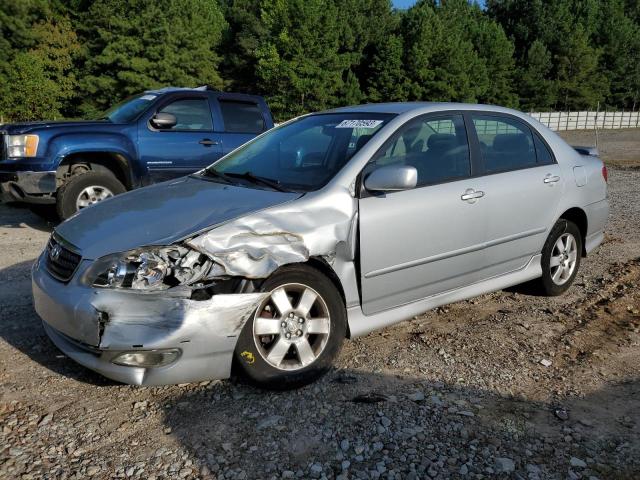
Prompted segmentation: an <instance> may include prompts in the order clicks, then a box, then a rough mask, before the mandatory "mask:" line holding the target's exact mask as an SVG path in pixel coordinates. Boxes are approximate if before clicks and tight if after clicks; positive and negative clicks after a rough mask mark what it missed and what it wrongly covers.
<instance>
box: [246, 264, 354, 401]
mask: <svg viewBox="0 0 640 480" xmlns="http://www.w3.org/2000/svg"><path fill="white" fill-rule="evenodd" d="M262 291H263V292H268V293H269V295H268V296H267V297H266V298H265V299H264V300H263V301H262V302H261V303H260V305H259V306H258V308H257V309H256V312H255V313H254V315H253V317H251V318H250V319H249V320H248V321H247V322H246V324H245V326H244V328H243V329H242V332H241V334H240V337H239V339H238V343H237V345H236V350H235V361H236V365H237V366H239V367H240V369H241V370H242V373H244V375H245V376H246V377H248V379H249V380H250V381H252V382H253V383H255V384H258V385H260V386H262V387H266V388H274V389H285V388H295V387H299V386H302V385H305V384H307V383H310V382H312V381H314V380H315V379H317V378H319V377H320V376H322V375H323V374H324V373H326V372H327V371H328V370H329V368H330V367H331V363H332V361H333V359H334V358H335V357H336V355H337V354H338V352H339V351H340V347H341V346H342V342H343V340H344V337H345V333H346V312H345V307H344V303H343V301H342V297H341V295H340V293H339V292H338V290H337V289H336V287H335V285H334V284H333V283H332V282H331V281H330V280H329V279H328V278H327V277H325V276H324V275H322V274H321V273H320V272H319V271H317V270H315V269H313V268H310V267H307V266H304V265H295V266H293V265H292V266H285V267H283V268H281V269H280V270H278V271H277V272H276V273H274V274H273V275H272V276H271V277H270V278H269V279H267V280H266V281H265V282H264V284H263V286H262Z"/></svg>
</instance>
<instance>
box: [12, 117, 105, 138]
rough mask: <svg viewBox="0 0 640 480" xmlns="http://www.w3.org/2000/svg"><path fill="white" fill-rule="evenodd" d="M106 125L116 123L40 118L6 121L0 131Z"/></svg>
mask: <svg viewBox="0 0 640 480" xmlns="http://www.w3.org/2000/svg"><path fill="white" fill-rule="evenodd" d="M98 125H99V126H100V127H107V126H110V125H114V126H115V125H116V124H114V123H111V122H109V121H108V120H72V121H69V120H42V121H37V122H19V123H7V124H5V125H0V131H2V132H6V133H8V134H9V135H19V134H24V133H29V132H32V131H34V130H43V129H52V128H64V129H69V128H74V127H78V128H86V127H91V126H98Z"/></svg>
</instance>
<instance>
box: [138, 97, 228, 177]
mask: <svg viewBox="0 0 640 480" xmlns="http://www.w3.org/2000/svg"><path fill="white" fill-rule="evenodd" d="M160 112H163V113H170V114H172V115H174V116H175V117H176V120H177V123H176V125H175V126H173V127H171V128H162V129H161V128H156V127H154V125H153V124H152V121H151V119H152V118H153V116H154V115H155V114H156V113H160ZM138 151H139V157H140V160H141V162H142V164H143V165H146V167H147V169H148V171H149V175H150V177H151V181H152V182H159V181H163V180H168V179H170V178H173V177H178V176H182V175H187V174H189V173H193V172H195V171H197V170H199V169H201V168H204V167H206V166H207V165H210V164H211V163H213V162H214V161H216V160H217V159H219V158H220V157H221V156H222V136H221V134H220V133H219V132H216V131H215V128H214V123H213V116H212V110H211V103H210V101H209V99H208V96H207V94H206V93H205V92H202V93H201V94H200V93H185V94H180V95H177V96H175V95H174V96H171V97H170V98H168V99H167V100H166V101H165V102H163V103H160V104H159V106H158V108H156V109H154V110H153V111H152V112H151V113H149V114H148V115H146V116H145V117H144V118H143V119H142V120H141V121H140V123H139V125H138Z"/></svg>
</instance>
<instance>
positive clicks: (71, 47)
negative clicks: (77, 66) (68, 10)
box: [0, 18, 80, 121]
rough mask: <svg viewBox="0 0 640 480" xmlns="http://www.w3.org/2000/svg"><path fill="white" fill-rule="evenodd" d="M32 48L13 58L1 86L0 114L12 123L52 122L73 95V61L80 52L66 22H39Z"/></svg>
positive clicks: (73, 34) (35, 27)
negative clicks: (24, 121) (29, 121)
mask: <svg viewBox="0 0 640 480" xmlns="http://www.w3.org/2000/svg"><path fill="white" fill-rule="evenodd" d="M30 35H32V38H33V39H34V40H35V45H36V46H35V47H34V48H31V49H29V50H28V51H26V52H25V51H22V52H19V53H17V54H16V55H15V57H14V58H13V59H12V60H11V62H10V63H9V67H8V69H7V72H6V76H5V78H6V83H3V85H2V87H0V112H2V115H3V116H6V117H8V118H10V119H11V120H13V121H23V120H41V119H55V118H60V117H61V116H62V113H61V111H62V110H63V109H64V107H65V106H66V105H67V103H68V101H69V99H70V98H71V97H72V96H73V95H74V94H75V88H76V83H77V82H76V77H75V75H74V73H73V61H74V58H75V57H76V55H77V54H78V53H79V51H80V44H79V43H78V40H77V37H76V34H75V32H74V31H73V30H72V29H71V24H70V22H69V20H68V19H65V18H62V19H59V20H58V21H53V20H49V21H46V22H44V21H43V22H39V23H37V24H35V25H34V27H33V28H32V29H31V32H30Z"/></svg>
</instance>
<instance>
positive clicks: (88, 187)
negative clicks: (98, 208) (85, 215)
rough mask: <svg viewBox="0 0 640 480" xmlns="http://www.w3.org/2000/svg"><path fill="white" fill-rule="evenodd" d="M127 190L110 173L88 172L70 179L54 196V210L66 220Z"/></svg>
mask: <svg viewBox="0 0 640 480" xmlns="http://www.w3.org/2000/svg"><path fill="white" fill-rule="evenodd" d="M126 190H127V189H126V188H125V187H124V185H123V184H122V183H121V182H120V181H119V180H118V179H117V178H116V177H115V175H113V174H112V173H110V172H102V171H101V172H96V171H92V170H89V171H88V172H85V173H82V174H80V175H76V176H73V177H71V178H70V179H69V180H68V181H67V182H66V183H65V184H64V185H62V186H61V187H60V188H59V189H58V192H57V194H56V208H57V211H58V215H59V216H60V218H61V219H62V220H66V219H67V218H69V217H70V216H71V215H73V214H74V213H76V212H77V211H78V210H81V209H83V208H86V207H88V206H91V205H93V204H94V203H98V202H100V201H102V200H105V199H107V198H109V197H113V196H114V195H118V194H120V193H124V192H125V191H126Z"/></svg>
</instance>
